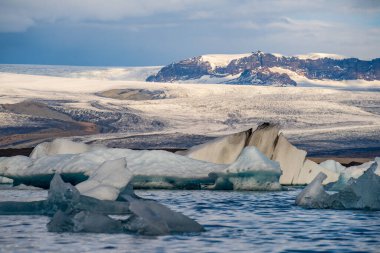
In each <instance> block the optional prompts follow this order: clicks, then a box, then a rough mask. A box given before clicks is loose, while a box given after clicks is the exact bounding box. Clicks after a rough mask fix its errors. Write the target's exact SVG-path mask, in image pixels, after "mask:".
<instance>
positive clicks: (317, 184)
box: [296, 172, 329, 208]
mask: <svg viewBox="0 0 380 253" xmlns="http://www.w3.org/2000/svg"><path fill="white" fill-rule="evenodd" d="M326 178H327V176H326V174H324V173H323V172H320V173H319V174H318V175H317V176H316V177H315V178H314V180H313V181H312V182H311V183H310V184H309V185H307V186H306V187H305V189H303V191H302V192H301V193H300V194H298V196H297V197H296V205H299V206H303V207H308V208H327V203H326V202H327V201H328V198H329V194H327V193H326V192H325V190H324V189H323V185H322V182H323V180H325V179H326Z"/></svg>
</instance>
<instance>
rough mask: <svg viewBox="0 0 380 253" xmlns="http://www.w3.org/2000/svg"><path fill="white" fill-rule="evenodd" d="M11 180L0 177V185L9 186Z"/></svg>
mask: <svg viewBox="0 0 380 253" xmlns="http://www.w3.org/2000/svg"><path fill="white" fill-rule="evenodd" d="M11 183H13V180H12V179H10V178H7V177H0V184H11Z"/></svg>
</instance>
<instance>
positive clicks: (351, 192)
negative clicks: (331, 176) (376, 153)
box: [296, 162, 380, 210]
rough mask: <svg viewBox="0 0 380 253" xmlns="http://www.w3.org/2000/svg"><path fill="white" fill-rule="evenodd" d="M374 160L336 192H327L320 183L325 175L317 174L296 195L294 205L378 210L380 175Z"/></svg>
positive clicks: (379, 202) (379, 207) (379, 205)
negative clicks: (368, 166) (359, 174)
mask: <svg viewBox="0 0 380 253" xmlns="http://www.w3.org/2000/svg"><path fill="white" fill-rule="evenodd" d="M377 167H378V164H377V162H374V163H373V164H372V165H371V166H370V168H369V169H367V170H366V171H365V172H364V173H363V174H362V175H361V176H360V177H358V178H357V179H354V178H352V179H350V180H349V182H348V183H347V185H346V186H345V187H343V188H342V189H341V190H339V191H338V192H337V193H334V194H329V193H327V192H326V191H325V190H324V188H323V185H322V182H323V180H324V179H326V177H327V176H326V175H325V174H324V173H322V172H321V173H320V174H318V176H317V177H316V178H315V179H314V180H313V181H312V182H311V183H310V184H309V185H308V186H307V187H306V188H305V189H304V190H303V191H302V192H301V193H300V194H299V195H298V196H297V198H296V205H299V206H302V207H306V208H329V209H366V210H380V198H379V196H380V176H379V175H377V174H376V173H375V171H376V169H377Z"/></svg>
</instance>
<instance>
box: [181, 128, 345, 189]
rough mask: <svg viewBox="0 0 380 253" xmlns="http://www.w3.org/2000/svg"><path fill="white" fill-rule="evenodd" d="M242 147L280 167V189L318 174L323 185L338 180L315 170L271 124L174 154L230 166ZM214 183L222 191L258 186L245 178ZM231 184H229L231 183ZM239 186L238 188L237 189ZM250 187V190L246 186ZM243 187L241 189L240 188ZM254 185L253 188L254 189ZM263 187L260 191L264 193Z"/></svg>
mask: <svg viewBox="0 0 380 253" xmlns="http://www.w3.org/2000/svg"><path fill="white" fill-rule="evenodd" d="M246 147H255V148H257V149H258V151H260V152H262V153H263V154H264V155H265V156H266V157H267V158H268V159H271V160H273V161H276V162H278V163H279V164H280V168H281V171H282V175H281V177H280V183H281V184H282V185H305V184H308V183H310V182H311V181H312V180H313V179H314V177H315V176H316V175H317V174H318V173H319V172H324V173H325V174H327V177H328V178H327V179H326V180H325V181H324V184H327V183H331V182H335V181H337V180H338V177H339V173H338V172H335V171H331V172H330V171H328V169H327V168H324V167H323V166H319V165H318V164H316V163H315V162H313V161H311V160H308V159H306V155H307V152H306V151H304V150H301V149H298V148H296V147H295V146H294V145H292V144H291V143H290V142H289V141H288V140H287V139H286V138H285V136H284V135H283V134H282V133H280V129H279V126H278V125H276V124H271V123H263V124H261V125H259V126H258V127H257V128H256V129H255V130H253V129H249V130H247V131H243V132H239V133H235V134H231V135H227V136H224V137H219V138H217V139H215V140H212V141H209V142H206V143H204V144H201V145H197V146H194V147H192V148H190V149H188V150H186V151H179V152H177V154H181V155H184V156H188V157H191V158H193V159H197V160H201V161H207V162H213V163H220V164H226V165H231V164H233V163H234V162H236V161H237V159H239V157H240V156H241V155H242V152H244V151H243V150H244V149H245V148H246ZM216 178H217V180H218V182H217V185H218V186H217V185H215V187H216V188H219V187H221V188H222V189H235V188H236V189H237V188H240V189H249V188H251V189H255V188H256V186H257V185H258V184H252V183H253V181H252V180H251V179H252V178H253V177H250V179H247V177H239V179H236V177H231V178H230V179H228V180H227V179H226V177H216ZM233 180H235V183H234V184H232V181H233ZM238 184H241V186H240V187H237V185H238ZM249 184H251V186H248V185H249ZM243 185H245V186H243ZM254 185H256V186H254ZM267 188H268V187H264V188H261V189H267Z"/></svg>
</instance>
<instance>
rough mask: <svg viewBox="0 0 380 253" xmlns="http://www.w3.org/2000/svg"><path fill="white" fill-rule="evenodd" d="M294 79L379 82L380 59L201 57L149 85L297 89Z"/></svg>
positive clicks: (164, 73) (172, 68) (179, 64)
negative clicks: (199, 83)
mask: <svg viewBox="0 0 380 253" xmlns="http://www.w3.org/2000/svg"><path fill="white" fill-rule="evenodd" d="M294 76H298V77H303V78H307V79H311V80H332V81H342V80H359V79H361V80H366V81H374V80H380V58H377V59H373V60H360V59H357V58H346V57H344V56H340V55H335V54H323V53H312V54H308V55H297V56H283V55H279V54H271V53H263V52H261V51H257V52H253V53H251V54H237V55H202V56H197V57H192V58H189V59H185V60H182V61H179V62H176V63H172V64H170V65H167V66H165V67H163V68H161V70H160V71H159V72H158V73H157V74H153V75H151V76H149V77H148V78H147V79H146V80H147V81H149V82H181V81H188V80H191V81H192V82H207V80H208V79H211V80H212V81H211V82H213V83H215V82H217V83H228V84H251V85H272V86H296V85H297V79H296V78H294Z"/></svg>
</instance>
